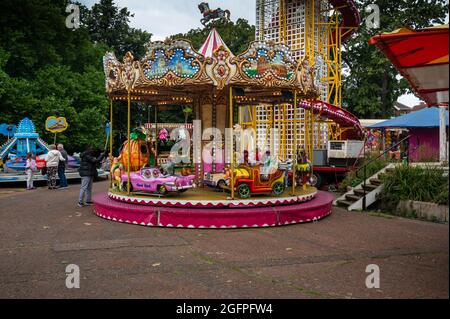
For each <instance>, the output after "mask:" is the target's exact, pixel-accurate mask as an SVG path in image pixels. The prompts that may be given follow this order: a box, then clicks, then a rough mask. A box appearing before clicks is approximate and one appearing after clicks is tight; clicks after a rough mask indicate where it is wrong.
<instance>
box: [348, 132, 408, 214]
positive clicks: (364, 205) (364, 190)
mask: <svg viewBox="0 0 450 319" xmlns="http://www.w3.org/2000/svg"><path fill="white" fill-rule="evenodd" d="M411 136H412V135H408V136H407V137H405V138H403V139H401V140H400V141H399V142H397V143H395V144H394V145H392V146H391V147H389V148H388V149H386V150H384V152H383V153H381V154H380V155H379V156H377V157H376V158H373V159H372V160H370V161H369V162H368V163H365V164H364V165H363V166H362V167H360V168H358V169H357V170H356V172H355V173H356V176H358V172H359V171H360V170H361V169H363V170H364V177H363V187H362V188H363V198H362V200H363V203H362V209H363V210H365V209H366V195H367V194H366V180H367V170H366V168H367V166H368V165H369V164H371V163H373V162H374V161H376V160H377V159H379V158H380V157H382V156H384V155H386V154H387V152H389V151H390V150H392V149H394V148H395V147H397V146H398V145H400V144H401V143H403V142H404V141H406V140H408V139H409V138H410V137H411ZM364 158H366V146H365V144H364ZM407 161H408V162H409V155H407Z"/></svg>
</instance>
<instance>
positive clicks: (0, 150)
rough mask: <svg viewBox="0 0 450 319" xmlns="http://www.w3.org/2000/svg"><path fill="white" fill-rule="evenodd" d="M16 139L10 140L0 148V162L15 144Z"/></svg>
mask: <svg viewBox="0 0 450 319" xmlns="http://www.w3.org/2000/svg"><path fill="white" fill-rule="evenodd" d="M16 141H17V139H16V138H12V139H10V140H9V141H7V142H6V143H5V144H3V145H2V146H1V147H0V160H2V159H3V158H4V157H5V155H6V154H8V151H9V150H10V149H11V147H13V146H14V145H15V144H16Z"/></svg>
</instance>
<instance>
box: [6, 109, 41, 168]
mask: <svg viewBox="0 0 450 319" xmlns="http://www.w3.org/2000/svg"><path fill="white" fill-rule="evenodd" d="M0 127H1V129H0V133H1V134H2V135H5V136H8V141H7V142H5V143H4V144H3V145H2V146H1V147H0V164H1V163H3V169H4V171H5V172H6V171H8V170H15V171H23V170H25V157H26V155H27V153H28V152H33V154H34V155H35V156H38V155H42V154H47V152H48V145H47V143H45V142H44V141H43V140H42V139H41V138H40V137H39V134H38V133H36V127H35V126H34V124H33V122H32V121H31V120H30V119H29V118H28V117H25V118H24V119H23V120H22V121H20V123H19V125H18V126H17V129H16V130H14V127H11V125H1V126H0ZM14 131H15V133H14V135H13V136H12V138H10V132H14Z"/></svg>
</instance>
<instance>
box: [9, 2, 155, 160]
mask: <svg viewBox="0 0 450 319" xmlns="http://www.w3.org/2000/svg"><path fill="white" fill-rule="evenodd" d="M68 3H69V2H68V1H65V0H53V1H50V0H47V1H42V0H2V1H1V2H0V123H10V124H17V123H18V122H19V121H20V120H21V119H22V118H24V117H25V116H28V117H29V118H31V119H32V120H33V122H34V123H35V125H36V128H37V131H38V132H39V133H40V134H41V136H42V137H43V138H44V140H46V141H48V142H50V141H52V140H53V134H52V133H49V132H46V131H45V128H44V126H45V119H46V118H47V117H48V116H51V115H55V116H64V117H66V118H67V120H68V123H69V128H68V129H67V130H66V131H65V132H63V133H59V134H58V138H57V141H58V142H62V143H64V144H66V147H67V149H68V150H69V152H73V151H80V150H82V148H83V147H85V145H87V144H91V145H93V146H94V147H97V148H103V146H104V143H105V138H106V135H105V132H104V124H105V123H106V121H107V120H108V117H109V116H108V111H109V108H108V106H109V103H108V100H107V98H106V95H105V90H104V81H105V80H104V74H103V66H102V57H103V55H104V53H105V51H107V50H113V51H114V52H116V54H117V55H118V56H119V57H120V56H121V55H123V54H124V53H125V52H126V51H128V50H132V51H133V52H137V54H139V53H140V52H143V50H144V43H145V42H147V41H148V40H149V39H150V37H151V35H150V34H149V33H147V32H144V31H141V30H138V29H133V28H131V27H129V25H128V22H129V20H128V18H129V17H130V16H131V15H130V13H129V11H128V10H127V9H126V8H122V9H120V8H118V7H117V6H116V5H115V4H114V2H113V1H111V0H102V1H100V3H99V4H96V5H94V6H93V8H92V10H89V9H87V8H86V7H83V6H81V13H82V16H81V22H82V26H81V28H79V29H76V30H71V29H68V28H67V27H66V25H65V20H66V17H67V15H68V13H66V12H65V8H66V6H67V4H68ZM103 12H105V13H106V14H105V19H102V20H101V21H100V22H101V23H100V22H98V21H95V20H94V19H93V17H96V18H98V17H100V16H101V14H102V13H103ZM102 23H104V24H105V27H104V26H103V24H102ZM111 39H118V40H117V41H112V40H111ZM135 48H138V49H135ZM139 50H141V51H139ZM0 138H1V137H0Z"/></svg>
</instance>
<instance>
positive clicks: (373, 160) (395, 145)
mask: <svg viewBox="0 0 450 319" xmlns="http://www.w3.org/2000/svg"><path fill="white" fill-rule="evenodd" d="M410 137H412V135H408V136H407V137H405V138H403V139H402V140H400V141H399V142H397V143H395V144H394V145H392V146H391V147H389V148H388V149H386V150H385V151H384V152H383V153H381V154H380V155H378V156H377V157H375V158H373V159H372V160H370V161H369V162H368V163H366V164H364V165H363V166H361V167H359V168H358V169H357V170H356V174H358V172H359V171H360V170H361V169H363V168H364V167H365V166H368V165H369V164H372V163H373V162H375V161H376V160H377V159H379V158H380V157H382V156H383V155H386V153H387V152H389V151H390V150H392V149H394V148H395V147H397V146H398V145H400V144H401V143H403V142H404V141H406V140H408V139H409V138H410ZM364 157H366V156H365V155H364Z"/></svg>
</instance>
